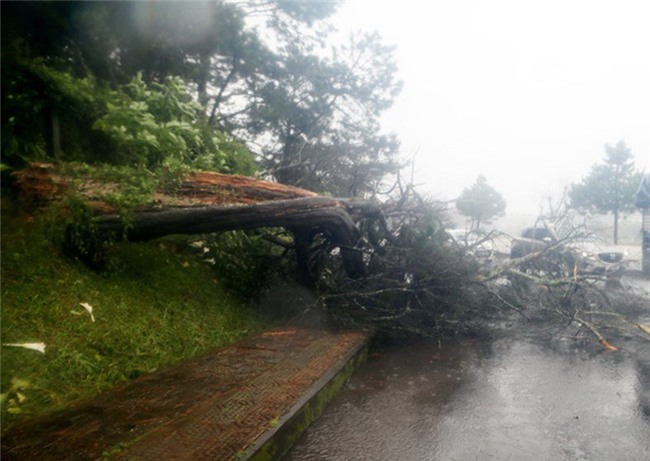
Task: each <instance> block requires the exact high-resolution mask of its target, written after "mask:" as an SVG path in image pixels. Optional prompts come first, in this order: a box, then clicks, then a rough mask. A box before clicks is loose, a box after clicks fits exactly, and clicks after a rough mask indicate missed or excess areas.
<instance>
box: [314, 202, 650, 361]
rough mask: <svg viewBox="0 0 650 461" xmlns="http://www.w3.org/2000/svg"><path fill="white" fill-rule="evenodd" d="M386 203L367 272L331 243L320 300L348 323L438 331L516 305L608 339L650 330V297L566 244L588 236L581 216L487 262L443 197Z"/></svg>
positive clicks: (373, 228)
mask: <svg viewBox="0 0 650 461" xmlns="http://www.w3.org/2000/svg"><path fill="white" fill-rule="evenodd" d="M383 211H384V215H385V220H374V221H367V220H366V221H363V222H362V223H361V225H360V227H361V229H362V235H364V237H365V238H364V240H363V242H362V243H361V245H360V247H361V250H360V251H362V252H363V257H364V261H365V262H366V264H367V267H368V271H367V272H368V275H367V276H365V277H362V278H358V279H351V278H349V277H346V276H345V274H344V272H343V271H341V270H337V268H336V259H337V256H336V252H333V253H332V252H331V253H330V254H329V258H330V261H329V264H326V265H325V267H326V269H325V270H323V271H322V272H321V275H320V278H319V280H318V288H319V290H320V293H321V297H320V299H321V301H322V303H323V304H324V305H325V306H326V308H327V309H328V311H329V313H330V314H332V315H331V317H332V318H335V319H337V321H339V322H341V323H343V324H355V325H357V326H359V325H362V326H364V327H370V328H377V329H383V330H389V331H399V332H407V333H416V334H420V335H426V336H435V335H438V334H440V333H445V332H447V333H448V332H453V333H457V332H468V331H476V329H477V328H479V327H480V326H481V325H483V324H484V323H485V322H487V321H490V320H494V319H498V318H504V316H506V315H508V316H509V315H510V314H512V313H516V315H517V316H519V317H521V318H522V319H524V320H526V321H530V320H533V319H535V320H544V321H545V322H546V321H548V322H553V323H555V324H557V325H563V324H564V325H567V326H573V327H575V331H576V333H580V332H587V333H588V334H589V336H592V337H594V338H596V339H597V340H598V341H600V343H601V344H602V345H603V346H604V347H606V348H610V349H613V348H614V347H615V346H613V345H612V344H611V343H610V341H608V338H609V335H612V336H616V337H620V334H621V333H622V334H624V335H625V336H628V337H641V338H643V339H650V328H648V327H647V326H646V325H645V324H643V323H641V321H638V320H635V318H634V314H635V313H637V314H638V313H639V308H638V307H639V306H643V303H644V300H642V299H639V298H636V297H634V296H633V295H631V294H629V293H624V292H622V291H621V290H613V291H612V290H608V289H606V285H607V283H608V282H607V278H606V276H605V275H604V274H601V275H597V274H592V273H582V272H581V271H580V269H579V261H578V260H577V259H576V257H575V254H573V253H571V252H569V251H568V250H567V249H566V248H567V247H566V244H567V243H568V242H570V241H571V240H572V239H576V238H580V237H582V236H584V232H585V229H584V228H583V227H581V226H575V227H573V228H571V229H569V231H568V232H566V233H565V237H564V238H563V239H562V240H560V241H558V242H556V243H553V244H550V245H546V246H544V247H543V248H540V249H536V251H534V252H532V251H531V252H529V253H528V254H523V255H516V254H515V255H514V257H512V258H510V259H505V260H497V261H492V262H489V263H486V262H485V261H480V260H478V259H477V258H476V257H474V256H473V254H472V251H471V250H472V248H471V247H467V246H461V245H458V244H456V243H455V242H454V241H453V240H452V239H450V238H449V235H448V233H447V232H446V230H445V228H446V218H445V207H444V205H442V204H436V203H434V202H427V201H426V200H423V199H422V198H420V197H418V196H417V195H416V194H414V193H412V192H410V193H409V194H408V195H407V196H404V197H402V198H401V199H399V200H395V201H393V202H389V203H386V204H384V205H383ZM565 221H566V220H565ZM486 238H490V236H487V237H486ZM478 243H480V242H478ZM324 250H327V249H324ZM316 253H317V252H316ZM645 302H647V301H645Z"/></svg>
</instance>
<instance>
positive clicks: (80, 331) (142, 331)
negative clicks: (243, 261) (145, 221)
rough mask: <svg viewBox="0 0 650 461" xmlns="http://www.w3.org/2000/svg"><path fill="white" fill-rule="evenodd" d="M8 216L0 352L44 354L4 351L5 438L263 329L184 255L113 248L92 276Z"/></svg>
mask: <svg viewBox="0 0 650 461" xmlns="http://www.w3.org/2000/svg"><path fill="white" fill-rule="evenodd" d="M11 214H12V213H8V212H7V208H6V203H3V216H2V218H3V223H2V224H3V225H2V265H1V271H2V272H1V275H2V293H1V296H2V342H3V343H25V342H44V343H45V344H46V346H47V347H46V350H45V353H44V354H41V353H39V352H36V351H33V350H28V349H24V348H18V347H6V346H3V347H2V356H1V359H2V376H1V387H2V389H1V392H2V399H3V403H2V425H3V428H5V427H7V425H11V424H13V423H14V422H16V421H17V420H19V419H21V418H25V417H33V416H37V415H39V414H43V413H46V412H50V411H52V410H55V409H58V408H62V407H64V406H66V405H68V404H69V403H70V402H72V401H74V400H76V399H78V398H86V397H91V396H93V395H95V394H96V393H98V392H99V391H102V390H105V389H107V388H109V387H111V386H113V385H115V384H116V383H118V382H121V381H124V380H128V379H132V378H135V377H137V376H139V375H141V374H144V373H149V372H152V371H154V370H156V369H159V368H161V367H165V366H168V365H170V364H172V363H176V362H179V361H182V360H184V359H187V358H189V357H192V356H195V355H197V354H201V353H203V352H205V351H207V350H210V349H212V348H214V347H220V346H224V345H227V344H230V343H232V342H234V341H235V340H237V339H239V338H240V337H242V336H243V335H246V334H250V333H251V332H254V331H258V330H259V329H260V328H261V327H263V324H262V321H261V320H260V317H259V316H258V314H257V313H256V312H255V311H253V310H252V309H250V308H249V307H247V306H246V305H243V304H242V302H241V301H240V300H239V299H238V297H236V296H233V295H232V293H231V292H228V291H227V290H226V289H225V288H224V287H223V284H222V283H221V281H220V279H219V278H218V277H215V274H214V272H213V271H212V270H211V269H210V268H209V267H208V265H207V264H206V263H205V261H203V260H202V259H201V258H198V257H197V256H196V255H193V254H192V253H191V252H189V251H186V250H185V251H184V250H183V249H184V248H187V246H186V245H184V246H183V245H177V244H176V243H174V242H172V243H169V242H168V241H162V242H157V243H147V244H126V243H125V244H115V245H114V246H113V247H112V248H111V255H110V256H111V264H110V266H109V267H108V269H107V270H106V271H104V272H102V273H97V272H94V271H92V270H89V269H88V268H87V267H86V266H85V265H83V264H80V263H79V262H77V261H74V260H71V259H68V258H63V257H62V256H61V255H60V253H59V250H58V246H57V245H56V244H54V243H52V242H51V240H50V238H49V235H50V232H49V231H50V228H49V227H48V226H45V225H43V223H42V222H41V220H40V219H38V218H37V219H36V221H35V222H33V218H32V217H29V216H26V215H18V216H12V215H11ZM245 270H246V269H245V268H244V269H241V268H238V267H234V266H233V267H232V268H231V271H232V272H231V274H230V277H231V278H233V279H235V278H236V277H237V273H238V272H239V271H245ZM80 303H88V304H89V305H90V306H92V309H93V317H92V318H91V316H90V315H89V313H88V312H87V311H86V310H85V309H84V307H82V306H80ZM93 318H94V320H95V321H93Z"/></svg>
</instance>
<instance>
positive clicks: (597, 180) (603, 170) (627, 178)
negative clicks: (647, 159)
mask: <svg viewBox="0 0 650 461" xmlns="http://www.w3.org/2000/svg"><path fill="white" fill-rule="evenodd" d="M641 178H642V174H641V173H639V172H637V171H635V168H634V161H633V155H632V151H631V150H630V148H629V147H627V145H626V144H625V141H622V140H621V141H619V142H618V143H617V144H616V145H615V146H612V145H610V144H605V162H604V163H602V164H595V165H593V166H592V167H591V171H590V172H589V174H588V175H587V176H586V177H585V178H583V179H582V182H580V183H578V184H573V185H572V186H571V188H570V189H569V203H570V206H571V207H572V208H577V209H584V210H590V211H593V212H596V213H599V214H607V213H612V214H613V215H614V244H615V245H616V244H618V220H619V215H620V213H625V212H630V211H632V210H633V209H634V198H635V193H636V191H637V189H638V187H639V183H640V182H641Z"/></svg>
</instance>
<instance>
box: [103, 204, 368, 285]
mask: <svg viewBox="0 0 650 461" xmlns="http://www.w3.org/2000/svg"><path fill="white" fill-rule="evenodd" d="M347 208H348V205H347V204H346V203H345V202H343V201H340V200H337V199H332V198H329V197H308V198H298V199H292V200H278V201H272V202H265V203H259V204H254V205H238V206H222V205H216V206H208V207H200V208H179V209H167V210H163V211H143V212H139V213H135V214H134V215H133V216H132V217H130V218H129V220H128V222H127V223H125V222H124V219H123V218H122V217H121V216H120V215H101V216H97V217H96V218H94V219H93V221H92V223H93V225H94V227H95V229H96V230H97V232H98V233H99V234H100V235H102V234H105V235H108V236H109V237H110V238H113V239H120V238H123V237H126V238H127V239H128V240H130V241H142V240H150V239H154V238H158V237H162V236H164V235H170V234H206V233H211V232H221V231H229V230H248V229H257V228H262V227H284V228H286V229H291V230H292V231H293V232H294V234H295V235H301V234H307V233H308V232H309V231H311V230H314V229H317V230H322V231H327V233H328V235H330V236H331V240H332V242H333V243H335V244H336V245H338V246H339V247H340V248H341V255H342V257H343V263H344V265H345V269H346V271H347V273H348V275H350V276H351V277H353V278H357V277H360V276H362V275H364V273H365V268H364V264H363V259H362V255H361V252H360V251H359V250H358V249H355V247H356V246H357V244H358V242H359V237H360V236H359V231H358V229H357V227H356V225H355V223H354V221H353V220H352V218H351V217H350V215H349V214H348V211H347ZM307 244H308V242H307ZM301 263H302V262H301ZM304 264H308V263H306V262H304ZM306 267H307V266H306Z"/></svg>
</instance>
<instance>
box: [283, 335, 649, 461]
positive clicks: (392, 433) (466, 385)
mask: <svg viewBox="0 0 650 461" xmlns="http://www.w3.org/2000/svg"><path fill="white" fill-rule="evenodd" d="M546 333H549V332H546ZM556 333H557V332H554V333H553V334H550V333H549V334H547V335H544V334H540V332H539V331H538V330H536V331H535V330H533V329H531V331H528V332H522V331H518V333H517V334H516V335H514V337H513V334H512V330H510V331H508V332H503V333H502V334H499V333H496V337H494V338H492V339H489V340H488V339H482V340H473V341H464V342H454V341H448V342H444V343H443V344H442V345H441V347H439V346H438V344H436V343H433V342H427V341H422V342H418V343H409V344H399V343H393V344H389V345H386V346H385V350H383V351H381V352H379V353H374V354H371V355H370V356H369V359H368V362H367V363H366V364H365V365H364V366H363V367H362V368H361V369H360V370H359V371H358V372H357V373H356V374H355V376H354V377H353V378H352V380H351V381H350V383H349V385H348V386H347V387H346V388H345V389H344V391H342V392H341V393H340V394H339V396H338V397H337V398H336V399H335V400H334V401H333V403H332V404H331V405H330V406H329V407H328V408H327V409H326V411H325V412H324V413H323V415H322V416H321V418H320V419H319V420H318V421H317V422H316V423H315V424H314V425H313V426H312V427H311V428H310V429H309V430H308V431H307V432H306V433H305V435H304V436H303V437H302V438H301V440H300V441H299V442H298V443H297V445H296V446H295V447H294V449H293V450H292V451H291V452H290V453H289V454H288V456H287V457H286V458H284V461H316V460H341V461H343V460H345V461H350V460H370V459H371V460H396V459H399V460H451V461H453V460H458V461H467V460H517V461H523V460H535V461H539V460H566V461H569V460H570V461H578V460H595V461H598V460H603V461H605V460H607V461H614V460H621V461H623V460H625V461H628V460H646V459H650V349H649V348H648V347H645V345H642V347H641V348H640V349H633V348H632V346H630V347H625V346H624V347H621V350H619V351H615V352H613V351H608V352H603V351H602V348H601V349H598V350H596V349H595V348H594V350H592V351H590V352H588V351H587V350H585V349H584V348H581V347H577V346H576V345H575V343H574V342H573V339H572V338H570V337H566V336H564V337H561V338H560V339H556V340H550V339H549V338H551V337H554V338H557V336H555V334H556Z"/></svg>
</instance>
